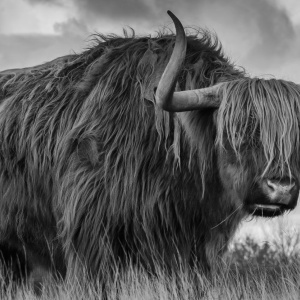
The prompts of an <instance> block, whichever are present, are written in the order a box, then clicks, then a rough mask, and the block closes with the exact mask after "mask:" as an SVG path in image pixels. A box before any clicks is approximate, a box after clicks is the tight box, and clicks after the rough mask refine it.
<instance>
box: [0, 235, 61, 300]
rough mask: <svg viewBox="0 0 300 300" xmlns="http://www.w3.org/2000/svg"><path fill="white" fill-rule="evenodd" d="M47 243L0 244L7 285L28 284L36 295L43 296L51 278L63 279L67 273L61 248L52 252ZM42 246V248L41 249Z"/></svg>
mask: <svg viewBox="0 0 300 300" xmlns="http://www.w3.org/2000/svg"><path fill="white" fill-rule="evenodd" d="M45 244H46V243H45V242H42V241H40V243H39V242H38V241H36V244H32V243H31V244H29V243H27V244H25V243H22V242H21V241H17V240H15V239H14V240H13V242H12V240H11V241H9V242H6V243H4V242H2V243H1V244H0V252H1V253H0V259H1V263H2V266H3V271H4V275H5V283H6V284H8V283H9V281H10V280H11V279H12V280H13V282H14V283H16V284H20V283H27V284H29V285H30V287H32V288H33V290H34V292H35V293H36V294H38V295H39V294H41V292H42V289H43V286H44V283H45V282H46V281H47V280H48V279H49V278H50V277H53V278H54V279H61V278H64V276H65V273H66V267H65V262H64V259H63V255H62V251H61V248H60V247H59V246H58V245H57V244H56V245H54V246H53V247H51V248H52V251H50V250H49V249H50V247H48V248H47V247H46V246H45ZM41 246H42V247H41Z"/></svg>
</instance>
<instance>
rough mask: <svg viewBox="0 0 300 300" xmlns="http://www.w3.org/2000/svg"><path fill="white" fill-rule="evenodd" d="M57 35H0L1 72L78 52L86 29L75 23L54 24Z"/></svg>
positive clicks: (86, 32)
mask: <svg viewBox="0 0 300 300" xmlns="http://www.w3.org/2000/svg"><path fill="white" fill-rule="evenodd" d="M55 29H56V31H57V34H52V35H50V34H49V35H45V34H20V35H17V34H14V35H4V34H0V70H5V69H12V68H23V67H30V66H33V65H37V64H41V63H44V62H47V61H50V60H53V59H55V58H56V57H59V56H63V55H67V54H70V53H74V52H81V51H82V49H83V48H85V46H86V39H87V36H88V31H87V28H86V27H85V25H84V24H81V23H79V22H78V21H77V20H74V19H70V20H68V21H67V22H63V23H56V24H55Z"/></svg>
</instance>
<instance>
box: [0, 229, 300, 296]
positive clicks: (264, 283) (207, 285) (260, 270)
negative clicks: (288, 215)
mask: <svg viewBox="0 0 300 300" xmlns="http://www.w3.org/2000/svg"><path fill="white" fill-rule="evenodd" d="M283 232H284V233H285V234H283ZM299 237H300V235H299V233H298V234H295V232H294V233H293V234H292V236H291V235H289V234H288V233H287V232H286V231H281V232H280V230H278V235H277V237H276V238H275V239H274V240H273V241H272V243H262V244H258V243H257V242H256V241H255V240H254V239H251V238H250V237H247V238H245V239H244V240H243V241H239V242H237V243H235V244H234V245H233V247H232V248H231V251H230V253H229V254H228V255H227V257H226V258H225V260H224V262H223V264H222V265H221V266H219V268H218V271H217V272H216V273H215V274H213V276H212V280H211V281H209V280H208V279H206V278H204V277H203V276H202V275H201V273H200V272H199V271H198V270H193V271H192V272H189V273H186V272H184V271H180V272H179V274H173V275H168V276H167V275H165V274H163V273H162V272H161V273H159V274H158V275H157V276H155V277H154V276H149V274H147V273H146V272H143V271H137V270H134V269H131V270H129V271H128V272H127V273H126V274H119V276H118V278H117V279H116V280H114V281H112V282H110V283H109V284H108V285H107V288H106V289H105V292H106V294H107V298H106V299H108V300H110V299H120V300H127V299H130V300H135V299H136V300H140V299H143V300H148V299H149V300H150V299H151V300H152V299H183V300H188V299H209V300H218V299H220V300H221V299H222V300H226V299H230V300H242V299H245V300H248V299H249V300H250V299H251V300H252V299H253V300H254V299H255V300H257V299H270V300H271V299H272V300H276V299H285V300H289V299H300V259H299V258H300V252H299V246H300V242H299V241H300V238H299ZM101 291H102V289H101V288H100V286H97V285H95V284H91V283H90V282H87V281H86V279H85V278H80V279H78V280H76V281H75V282H74V281H71V280H66V281H65V282H63V283H62V282H60V283H57V282H54V281H53V280H52V281H51V279H50V281H49V282H48V283H46V284H45V286H44V288H43V293H42V295H41V296H40V297H37V296H36V295H34V293H33V291H32V290H30V289H29V288H28V287H26V286H22V287H19V288H17V289H15V288H14V287H13V284H11V283H10V284H9V285H8V286H7V287H6V288H5V289H4V286H2V288H1V290H0V299H3V300H4V299H28V300H29V299H30V300H34V299H41V300H42V299H45V300H49V299H53V300H56V299H64V300H69V299H70V300H71V299H72V300H75V299H102V298H103V297H102V292H101Z"/></svg>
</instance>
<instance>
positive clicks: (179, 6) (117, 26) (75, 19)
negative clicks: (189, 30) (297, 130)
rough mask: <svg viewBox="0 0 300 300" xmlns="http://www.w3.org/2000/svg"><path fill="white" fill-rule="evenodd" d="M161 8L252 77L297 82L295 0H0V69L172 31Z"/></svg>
mask: <svg viewBox="0 0 300 300" xmlns="http://www.w3.org/2000/svg"><path fill="white" fill-rule="evenodd" d="M168 9H169V10H171V11H172V12H173V13H174V14H175V15H177V17H178V18H179V19H180V20H181V22H182V23H183V25H184V26H193V27H202V28H207V29H209V30H211V31H213V32H215V33H216V34H217V35H218V37H219V39H220V41H221V42H222V44H223V46H224V50H225V53H226V54H227V55H228V56H229V57H230V58H231V60H232V61H233V62H235V63H236V64H237V65H241V66H243V67H245V68H246V70H247V71H248V72H249V73H250V74H251V75H253V76H270V75H272V76H275V77H277V78H283V79H286V80H292V81H294V82H296V83H300V1H299V0H0V70H5V69H10V68H20V67H26V66H32V65H37V64H40V63H43V62H46V61H49V60H52V59H54V58H56V57H58V56H63V55H65V54H70V53H73V52H77V53H78V52H80V51H82V49H84V48H85V47H87V46H88V45H89V43H88V41H89V36H90V35H91V34H93V33H95V32H101V33H117V34H122V30H123V28H124V27H126V26H130V27H132V28H133V29H134V30H135V31H136V33H137V34H138V35H149V34H155V32H156V31H157V30H159V29H161V28H163V26H169V27H170V28H173V24H172V22H171V21H170V18H169V16H168V15H167V13H166V12H167V10H168ZM297 210H298V211H300V208H298V209H297ZM291 217H293V218H294V219H297V220H299V217H298V216H297V214H296V215H295V214H292V215H291Z"/></svg>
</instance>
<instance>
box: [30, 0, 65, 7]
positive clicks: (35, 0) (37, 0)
mask: <svg viewBox="0 0 300 300" xmlns="http://www.w3.org/2000/svg"><path fill="white" fill-rule="evenodd" d="M25 1H26V2H28V3H30V4H41V5H43V4H49V5H59V6H61V5H63V4H62V3H61V2H60V0H25Z"/></svg>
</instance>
